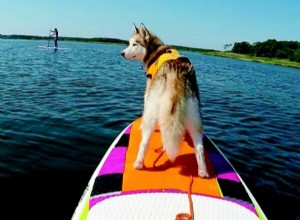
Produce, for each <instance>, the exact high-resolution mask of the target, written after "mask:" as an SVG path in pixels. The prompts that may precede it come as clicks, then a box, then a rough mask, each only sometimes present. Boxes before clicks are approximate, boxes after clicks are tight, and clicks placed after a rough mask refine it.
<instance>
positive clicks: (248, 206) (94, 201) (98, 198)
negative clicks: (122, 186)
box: [89, 189, 257, 215]
mask: <svg viewBox="0 0 300 220" xmlns="http://www.w3.org/2000/svg"><path fill="white" fill-rule="evenodd" d="M161 192H164V193H166V194H167V193H183V194H186V192H182V191H180V190H172V189H169V190H168V189H167V190H138V191H131V192H115V193H114V194H108V195H103V196H101V195H100V196H94V197H92V198H90V203H89V209H91V208H92V207H93V206H94V205H96V204H97V203H99V202H102V201H103V200H105V199H110V198H113V197H118V196H126V195H135V194H147V193H161ZM193 195H199V196H200V195H201V194H193ZM201 196H203V197H208V198H213V199H220V200H225V201H229V202H232V203H236V204H238V205H240V206H242V207H245V208H246V209H248V210H250V211H251V212H253V213H255V214H256V215H257V212H256V210H255V207H254V206H253V205H252V204H249V203H245V202H242V201H239V200H235V199H231V198H225V197H223V198H219V197H215V196H208V195H201Z"/></svg>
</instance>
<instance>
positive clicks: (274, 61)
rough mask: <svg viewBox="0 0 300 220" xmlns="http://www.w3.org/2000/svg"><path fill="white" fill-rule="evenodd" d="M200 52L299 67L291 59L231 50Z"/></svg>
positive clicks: (297, 63) (299, 65)
mask: <svg viewBox="0 0 300 220" xmlns="http://www.w3.org/2000/svg"><path fill="white" fill-rule="evenodd" d="M202 53H204V54H206V55H212V56H220V57H228V58H233V59H239V60H246V61H253V62H260V63H267V64H273V65H280V66H288V67H294V68H299V69H300V63H299V62H293V61H290V60H287V59H276V58H267V57H255V56H250V55H244V54H237V53H232V52H221V51H209V52H202Z"/></svg>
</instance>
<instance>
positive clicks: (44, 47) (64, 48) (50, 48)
mask: <svg viewBox="0 0 300 220" xmlns="http://www.w3.org/2000/svg"><path fill="white" fill-rule="evenodd" d="M38 47H39V48H43V49H49V50H69V49H70V48H67V47H48V46H38Z"/></svg>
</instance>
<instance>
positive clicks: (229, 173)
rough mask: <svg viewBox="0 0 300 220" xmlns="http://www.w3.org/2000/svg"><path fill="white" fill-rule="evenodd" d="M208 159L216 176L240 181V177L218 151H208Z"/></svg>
mask: <svg viewBox="0 0 300 220" xmlns="http://www.w3.org/2000/svg"><path fill="white" fill-rule="evenodd" d="M209 157H210V161H211V163H212V164H213V168H214V171H215V174H216V176H217V178H219V179H226V180H231V181H235V182H238V183H239V182H241V181H240V178H239V177H238V176H237V175H236V173H235V172H234V170H233V168H232V167H231V166H230V164H229V163H228V162H227V161H226V160H225V158H224V157H223V156H222V155H221V154H219V153H209Z"/></svg>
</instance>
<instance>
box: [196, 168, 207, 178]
mask: <svg viewBox="0 0 300 220" xmlns="http://www.w3.org/2000/svg"><path fill="white" fill-rule="evenodd" d="M198 176H200V177H201V178H208V177H209V174H208V172H207V171H206V170H198Z"/></svg>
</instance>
